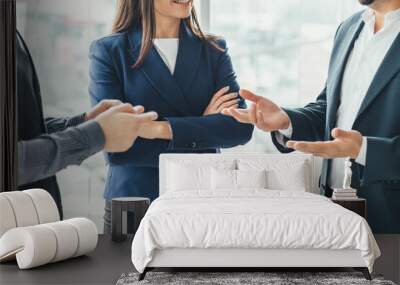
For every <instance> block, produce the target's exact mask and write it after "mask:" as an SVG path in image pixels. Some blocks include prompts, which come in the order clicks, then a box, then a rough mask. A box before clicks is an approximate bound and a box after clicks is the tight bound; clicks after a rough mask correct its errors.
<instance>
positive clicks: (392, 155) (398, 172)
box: [362, 136, 400, 186]
mask: <svg viewBox="0 0 400 285" xmlns="http://www.w3.org/2000/svg"><path fill="white" fill-rule="evenodd" d="M367 141H368V144H367V159H366V163H365V167H364V172H363V179H362V183H363V185H365V184H374V183H383V184H391V185H396V186H399V185H400V136H397V137H394V138H379V137H367Z"/></svg>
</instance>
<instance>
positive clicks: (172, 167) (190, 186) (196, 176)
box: [166, 160, 236, 192]
mask: <svg viewBox="0 0 400 285" xmlns="http://www.w3.org/2000/svg"><path fill="white" fill-rule="evenodd" d="M235 166H236V161H234V160H220V161H216V162H215V163H213V164H212V165H210V161H209V160H204V161H196V162H191V161H188V160H177V161H173V162H172V161H171V162H169V163H168V164H167V168H168V169H167V179H166V181H167V182H166V184H167V185H166V188H167V191H174V192H176V191H178V192H179V191H188V190H203V191H204V190H208V191H210V190H211V189H212V184H211V175H212V174H211V169H212V168H215V169H228V170H229V169H235Z"/></svg>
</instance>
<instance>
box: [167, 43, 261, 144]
mask: <svg viewBox="0 0 400 285" xmlns="http://www.w3.org/2000/svg"><path fill="white" fill-rule="evenodd" d="M218 43H219V45H220V47H221V48H222V49H223V50H224V51H223V52H219V57H218V58H217V60H216V62H217V64H216V66H215V82H214V85H215V87H216V90H215V92H216V91H217V90H219V89H221V88H222V87H224V86H229V87H230V90H231V91H234V92H237V91H239V89H240V87H239V84H238V83H237V81H236V74H235V72H234V70H233V66H232V61H231V58H230V56H229V54H228V51H227V48H226V42H225V41H224V40H220V41H219V42H218ZM239 106H240V108H246V103H245V101H244V100H243V99H241V101H240V102H239ZM166 119H167V120H168V121H169V122H170V124H171V128H172V132H173V140H172V141H171V143H170V145H169V147H170V149H171V150H188V149H192V150H202V149H212V148H231V147H234V146H238V145H243V144H245V143H247V142H248V141H249V140H250V139H251V137H252V134H253V129H254V127H253V126H252V125H248V124H241V123H238V122H237V121H236V120H235V119H233V118H231V117H228V116H224V115H221V114H215V115H209V116H202V117H168V118H166Z"/></svg>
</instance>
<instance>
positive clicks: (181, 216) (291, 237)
mask: <svg viewBox="0 0 400 285" xmlns="http://www.w3.org/2000/svg"><path fill="white" fill-rule="evenodd" d="M174 248H176V249H303V250H305V249H324V250H329V249H330V250H359V251H360V253H361V257H362V259H363V260H364V261H365V266H366V267H368V268H369V270H370V271H372V268H373V264H374V261H375V259H376V258H377V257H379V255H380V251H379V248H378V246H377V244H376V241H375V239H374V237H373V235H372V232H371V229H370V227H369V225H368V223H367V222H366V221H365V219H364V218H362V217H361V216H359V215H357V214H355V213H353V212H351V211H349V210H347V209H344V208H343V207H341V206H339V205H337V204H335V203H333V202H332V201H330V200H329V199H327V198H325V197H323V196H320V195H317V194H312V193H308V192H300V191H279V190H266V189H248V190H246V191H245V190H242V191H238V192H235V193H234V194H232V193H231V194H230V195H221V196H215V195H212V196H211V195H210V196H207V195H203V196H199V194H198V192H197V191H185V192H179V193H177V192H169V193H165V194H164V195H162V196H161V197H160V198H158V199H157V200H155V201H154V202H153V204H152V205H151V206H150V208H149V210H148V212H147V214H146V216H145V217H144V219H143V220H142V222H141V224H140V226H139V229H138V231H137V233H136V235H135V237H134V240H133V243H132V262H133V264H134V266H135V267H136V269H137V270H138V271H139V272H143V271H144V269H145V268H146V266H147V265H148V264H149V263H150V262H151V261H152V259H153V258H154V254H155V251H157V250H163V249H174Z"/></svg>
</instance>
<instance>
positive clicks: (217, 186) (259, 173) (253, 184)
mask: <svg viewBox="0 0 400 285" xmlns="http://www.w3.org/2000/svg"><path fill="white" fill-rule="evenodd" d="M211 183H212V189H213V190H214V191H215V190H217V191H221V190H225V191H226V190H229V191H234V190H240V189H249V188H251V189H255V188H257V189H259V188H266V187H267V178H266V171H265V169H263V170H251V171H250V170H229V169H228V170H225V169H215V168H213V169H212V171H211Z"/></svg>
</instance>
